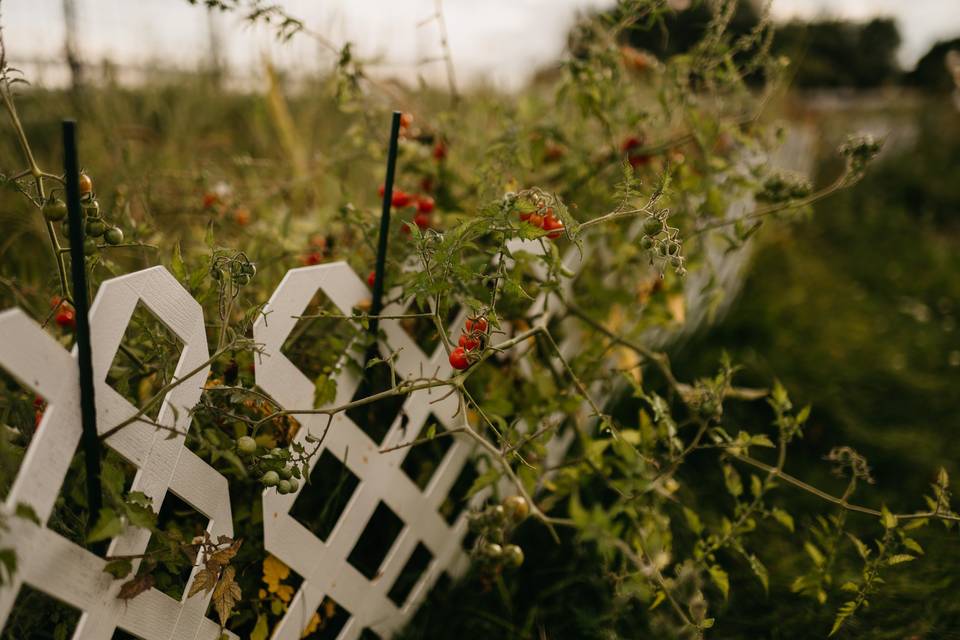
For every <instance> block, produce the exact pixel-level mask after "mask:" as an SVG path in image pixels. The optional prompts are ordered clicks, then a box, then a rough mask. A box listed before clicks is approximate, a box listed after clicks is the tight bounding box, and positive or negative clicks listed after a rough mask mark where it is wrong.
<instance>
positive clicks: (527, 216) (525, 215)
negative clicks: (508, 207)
mask: <svg viewBox="0 0 960 640" xmlns="http://www.w3.org/2000/svg"><path fill="white" fill-rule="evenodd" d="M532 215H533V212H532V211H521V212H520V219H521V220H523V221H524V222H526V221H527V220H529V219H530V216H532Z"/></svg>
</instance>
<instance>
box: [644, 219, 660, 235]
mask: <svg viewBox="0 0 960 640" xmlns="http://www.w3.org/2000/svg"><path fill="white" fill-rule="evenodd" d="M661 231H663V223H662V222H661V221H660V220H658V219H657V218H647V219H646V220H644V221H643V232H644V233H645V234H647V235H648V236H655V235H657V234H658V233H660V232H661Z"/></svg>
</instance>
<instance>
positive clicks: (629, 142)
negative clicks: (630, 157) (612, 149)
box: [620, 136, 643, 153]
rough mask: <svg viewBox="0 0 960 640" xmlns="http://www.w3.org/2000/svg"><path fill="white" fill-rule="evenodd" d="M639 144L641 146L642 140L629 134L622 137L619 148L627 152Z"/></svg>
mask: <svg viewBox="0 0 960 640" xmlns="http://www.w3.org/2000/svg"><path fill="white" fill-rule="evenodd" d="M640 146H643V140H641V139H640V138H638V137H636V136H630V137H629V138H624V140H623V144H621V145H620V150H621V151H623V152H624V153H627V152H629V151H630V150H632V149H636V148H637V147H640Z"/></svg>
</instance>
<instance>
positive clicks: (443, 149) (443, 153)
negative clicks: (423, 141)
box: [433, 140, 447, 161]
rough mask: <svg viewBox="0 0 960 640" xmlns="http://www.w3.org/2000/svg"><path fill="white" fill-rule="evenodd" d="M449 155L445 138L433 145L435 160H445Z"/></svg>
mask: <svg viewBox="0 0 960 640" xmlns="http://www.w3.org/2000/svg"><path fill="white" fill-rule="evenodd" d="M446 157H447V145H446V144H444V142H443V140H440V141H439V142H437V144H435V145H433V158H434V159H435V160H438V161H439V160H443V159H444V158H446Z"/></svg>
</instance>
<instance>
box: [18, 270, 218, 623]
mask: <svg viewBox="0 0 960 640" xmlns="http://www.w3.org/2000/svg"><path fill="white" fill-rule="evenodd" d="M138 302H143V303H144V304H145V305H146V307H147V308H148V309H149V310H150V311H151V312H153V314H154V315H156V316H157V318H158V319H160V321H161V322H163V323H164V325H166V327H167V328H168V329H169V330H170V331H171V332H173V334H175V335H176V336H177V337H178V338H179V340H180V341H181V343H182V344H183V351H182V353H181V356H180V359H179V361H178V363H177V367H176V371H175V373H174V375H175V376H183V375H184V374H186V373H187V372H189V371H191V370H194V369H196V368H197V367H199V366H200V365H201V364H202V363H203V362H205V361H206V360H207V358H208V351H207V340H206V334H205V330H204V323H203V312H202V309H201V307H200V305H199V303H197V301H196V300H194V299H193V298H192V297H191V296H190V294H189V293H188V292H187V291H186V290H185V289H183V287H181V286H180V284H179V283H178V282H177V281H176V280H175V279H174V278H173V276H171V275H170V274H169V273H168V272H167V271H166V270H165V269H163V268H162V267H155V268H152V269H146V270H144V271H140V272H137V273H132V274H129V275H126V276H122V277H119V278H114V279H112V280H108V281H106V282H104V283H103V284H102V285H101V287H100V290H99V292H98V294H97V297H96V300H94V303H93V305H92V307H91V310H90V320H91V340H92V348H93V357H94V362H93V369H94V378H95V384H96V391H95V392H96V402H97V424H98V428H99V430H100V432H101V433H103V432H105V431H107V430H108V429H109V428H110V427H112V426H113V425H116V424H118V423H119V422H121V421H123V420H125V419H126V418H128V417H130V416H133V415H135V414H136V413H137V409H136V407H134V406H132V405H131V404H130V403H129V402H128V401H127V400H126V399H125V398H123V396H121V395H120V394H119V393H117V392H116V391H115V390H114V389H113V388H112V387H110V385H108V384H107V382H106V377H107V371H108V370H109V368H110V364H111V362H112V361H113V358H114V356H115V354H116V353H117V350H118V348H119V346H120V342H121V340H122V339H123V333H124V330H125V329H126V327H127V325H128V324H129V322H130V319H131V316H132V314H133V312H134V309H135V307H136V305H137V303H138ZM0 335H2V336H3V340H2V341H0V367H2V368H3V369H5V370H7V371H8V372H9V373H10V374H11V375H13V376H14V377H15V378H16V379H17V380H18V381H19V382H20V383H21V384H22V385H24V387H26V388H28V389H30V390H31V391H33V392H34V393H36V394H38V395H40V396H42V397H44V398H46V399H47V401H48V403H49V404H48V407H47V410H46V411H45V412H44V416H43V419H42V421H41V422H40V424H39V427H38V430H37V433H36V434H35V435H34V437H33V439H32V440H31V442H30V445H29V447H28V449H27V452H26V455H25V457H24V459H23V463H22V465H21V467H20V470H19V472H18V474H17V477H16V480H15V482H14V484H13V487H12V488H11V491H10V494H9V496H8V497H7V500H6V501H5V503H4V505H3V509H4V511H5V513H6V514H7V515H8V516H10V514H12V512H13V511H14V510H15V508H16V506H17V505H18V504H20V503H24V504H27V505H30V506H31V507H32V508H33V510H34V511H35V512H36V514H37V515H38V516H39V519H40V522H41V523H43V524H42V525H40V526H38V525H36V524H33V523H32V522H30V521H28V520H26V519H23V518H17V517H7V518H6V520H7V523H8V524H9V526H10V529H9V531H7V532H5V533H4V535H3V539H2V543H0V544H2V546H4V547H12V548H13V549H14V551H15V552H16V554H17V559H18V568H17V571H16V573H15V575H14V578H13V581H12V583H11V584H8V585H6V586H4V587H3V588H2V589H0V628H2V627H3V626H4V624H5V623H6V621H7V618H8V616H9V615H10V611H11V608H12V606H13V603H14V601H15V600H16V597H17V594H18V593H19V591H20V588H21V586H22V585H23V584H27V585H30V586H31V587H33V588H35V589H37V590H39V591H42V592H44V593H47V594H49V595H51V596H53V597H55V598H57V599H58V600H60V601H62V602H64V603H66V604H68V605H71V606H73V607H75V608H77V609H79V610H81V611H82V612H83V613H82V616H81V618H80V622H79V624H78V626H77V629H76V631H75V632H74V635H73V638H74V640H109V639H110V638H111V637H113V634H114V632H115V630H116V629H118V628H119V629H123V630H124V631H126V632H128V633H130V634H133V635H135V636H137V637H139V638H143V639H144V640H174V639H177V640H181V639H182V640H187V639H189V640H215V639H216V638H219V637H220V634H221V631H220V628H219V625H217V624H216V623H214V622H212V621H211V620H209V619H207V618H206V617H205V612H206V610H207V607H208V604H209V599H210V598H209V596H202V595H198V596H194V597H193V598H186V597H185V596H184V597H183V598H182V599H181V600H179V601H178V600H175V599H173V598H171V597H169V596H167V595H166V594H164V593H162V592H160V591H158V590H156V589H150V590H149V591H147V592H145V593H143V594H141V595H139V596H138V597H136V598H134V599H133V600H130V601H126V602H125V601H121V600H118V599H117V592H118V591H119V588H120V585H121V584H122V582H121V581H116V580H113V578H112V577H111V576H110V575H108V574H106V573H104V571H103V569H104V566H105V564H106V561H105V560H104V559H103V558H100V557H99V556H97V555H96V554H94V553H91V552H90V551H88V550H86V549H84V548H83V547H81V546H78V545H77V544H74V543H73V542H71V541H69V540H67V539H65V538H63V537H61V536H60V535H58V534H57V533H55V532H53V531H51V530H50V529H48V528H46V526H44V525H45V523H46V522H47V521H48V519H49V517H50V515H51V512H52V510H53V506H54V502H55V500H56V498H57V496H58V494H59V492H60V488H61V486H62V485H63V480H64V478H65V476H66V474H67V471H68V469H69V466H70V461H71V460H72V459H73V456H74V452H75V451H76V448H77V445H78V443H79V440H80V436H81V431H82V427H81V422H80V408H79V406H80V403H79V393H80V392H79V377H78V375H77V370H78V369H77V363H76V353H75V352H74V353H73V354H71V353H69V352H67V351H66V350H65V349H64V348H63V347H61V346H60V345H59V344H58V343H57V342H56V341H55V340H54V339H53V338H52V337H51V336H49V335H48V334H47V333H46V332H45V331H44V330H43V329H42V328H41V327H40V326H39V325H38V324H37V323H36V322H34V321H33V320H31V319H30V318H29V317H28V316H27V315H26V314H25V313H23V312H22V311H20V310H19V309H13V310H10V311H6V312H4V313H0ZM208 370H209V368H206V369H203V370H202V371H201V373H200V374H198V375H197V376H196V380H197V383H196V384H190V383H185V384H181V385H179V386H177V387H175V388H174V389H173V390H171V391H170V393H168V394H167V396H166V397H165V398H164V400H163V404H162V406H161V409H160V413H159V416H158V418H157V422H158V423H160V424H162V425H165V426H166V427H171V428H176V429H177V431H179V432H180V433H181V435H177V436H176V437H169V435H170V434H169V432H168V431H162V430H159V429H157V428H156V427H154V426H152V425H149V424H145V423H142V422H136V423H133V424H131V425H129V426H127V427H125V428H124V429H122V430H121V431H119V432H117V433H116V434H114V435H113V436H111V437H109V438H107V439H106V444H107V446H109V447H111V448H112V449H113V450H115V451H116V452H117V453H119V454H120V455H121V456H122V457H123V458H125V459H126V460H127V461H129V462H130V463H131V464H133V465H134V466H136V468H137V472H136V476H135V477H134V480H133V484H132V487H131V489H132V490H136V491H142V492H144V493H145V494H146V495H147V496H149V497H150V498H152V499H153V505H154V508H155V509H157V510H159V508H160V505H161V503H162V502H163V499H164V496H165V495H166V493H167V491H171V492H173V493H175V494H176V495H177V496H179V497H180V498H181V499H182V500H183V501H184V502H186V503H188V504H190V505H191V506H193V507H194V508H195V509H196V510H197V511H199V512H200V513H202V514H204V515H205V516H206V517H208V518H210V523H209V525H208V529H207V530H208V531H209V532H210V533H211V535H213V536H214V537H216V536H218V535H232V534H233V523H232V521H231V514H230V499H229V493H228V486H227V481H226V478H224V477H223V476H222V475H220V474H219V473H217V472H216V471H215V470H214V469H213V468H212V467H210V466H208V465H207V464H206V463H204V462H203V461H202V460H201V459H200V458H198V457H197V456H196V455H194V454H193V453H192V452H190V451H189V450H188V449H186V448H185V447H184V446H183V445H184V439H185V437H184V435H182V434H183V433H185V432H186V430H187V429H188V428H189V427H190V421H191V417H190V409H191V408H192V407H193V406H194V404H196V402H197V401H198V400H199V398H200V393H201V387H202V385H203V381H204V380H206V375H207V372H208ZM149 538H150V533H149V531H145V530H143V529H138V528H135V527H127V528H125V530H124V532H123V533H122V534H121V535H120V536H119V537H117V538H115V539H114V540H113V541H112V542H111V544H110V546H109V549H108V552H107V553H108V555H113V556H115V555H139V554H142V553H143V552H144V551H145V550H146V548H147V544H148V542H149ZM137 564H138V563H135V565H134V571H136V565H137ZM194 571H196V569H195V570H194ZM190 579H191V580H192V579H193V574H191V576H190Z"/></svg>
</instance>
